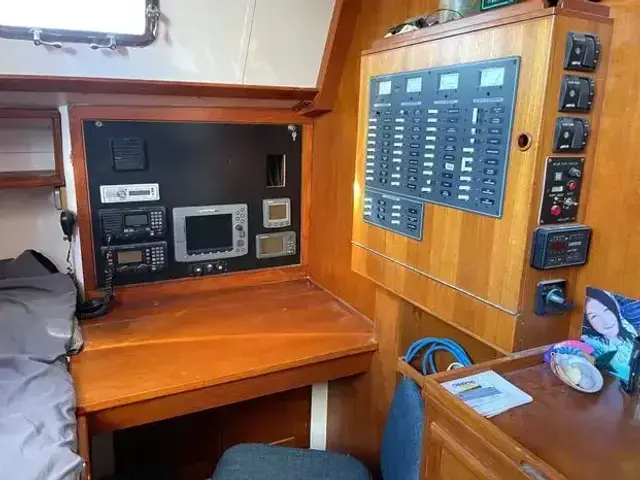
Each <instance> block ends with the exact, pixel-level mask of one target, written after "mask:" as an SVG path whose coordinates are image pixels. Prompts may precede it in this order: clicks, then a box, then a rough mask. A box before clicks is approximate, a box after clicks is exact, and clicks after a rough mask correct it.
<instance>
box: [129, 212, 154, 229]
mask: <svg viewBox="0 0 640 480" xmlns="http://www.w3.org/2000/svg"><path fill="white" fill-rule="evenodd" d="M124 224H125V226H127V227H137V226H140V225H149V217H148V216H147V215H146V214H144V213H143V214H138V215H125V216H124Z"/></svg>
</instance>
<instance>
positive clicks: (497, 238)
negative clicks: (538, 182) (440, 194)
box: [353, 16, 553, 350]
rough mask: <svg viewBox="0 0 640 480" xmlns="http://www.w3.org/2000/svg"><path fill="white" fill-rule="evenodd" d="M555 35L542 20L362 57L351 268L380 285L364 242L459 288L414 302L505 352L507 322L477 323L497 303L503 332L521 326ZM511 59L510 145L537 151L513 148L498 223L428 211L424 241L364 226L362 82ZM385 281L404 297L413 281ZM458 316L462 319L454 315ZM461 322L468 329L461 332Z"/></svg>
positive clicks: (432, 280) (509, 344)
mask: <svg viewBox="0 0 640 480" xmlns="http://www.w3.org/2000/svg"><path fill="white" fill-rule="evenodd" d="M552 28H553V17H552V16H547V17H543V18H539V19H535V20H531V21H526V22H521V23H515V24H510V25H505V26H502V27H499V28H492V29H487V30H482V31H478V32H472V33H468V34H466V35H464V36H459V37H455V38H451V39H450V38H446V39H442V40H435V41H432V42H427V43H422V44H418V45H414V46H411V47H406V48H402V49H396V50H393V51H390V52H386V53H384V54H377V55H367V56H365V57H363V68H362V84H361V89H360V118H361V119H362V121H361V122H360V124H359V141H358V151H357V153H356V158H357V162H356V186H355V192H356V193H355V199H354V212H355V213H354V227H353V240H354V244H355V247H354V263H353V266H354V268H355V269H356V271H358V272H359V273H362V274H364V275H367V276H369V277H370V278H376V275H375V274H372V273H371V272H369V271H368V270H369V268H371V265H372V264H373V263H374V262H376V261H377V259H373V258H371V257H372V255H374V254H371V253H369V252H367V251H366V250H364V249H361V248H360V247H359V246H358V245H362V246H364V247H366V248H368V249H371V250H373V251H375V252H379V253H381V254H383V255H385V256H387V257H389V258H391V259H393V260H396V261H397V262H400V263H402V264H405V265H409V266H411V267H413V268H415V269H417V270H418V271H419V272H424V273H425V274H426V275H428V277H426V276H425V281H424V282H426V283H428V284H433V287H432V288H440V289H442V288H444V289H448V288H449V287H446V286H445V285H454V286H456V287H457V288H458V289H459V290H461V291H458V292H454V295H453V296H448V298H446V299H443V300H444V301H442V300H439V299H438V298H437V297H436V296H429V295H428V294H427V293H426V292H425V293H424V294H423V295H422V296H419V297H418V298H414V301H416V302H417V303H419V304H420V305H421V306H422V307H423V308H425V309H426V310H428V311H429V312H431V313H432V314H434V315H436V316H437V317H439V318H443V319H445V320H448V321H453V322H458V321H460V322H461V323H462V325H463V326H464V327H465V328H468V329H469V330H470V331H471V332H472V333H474V334H476V335H478V336H480V337H482V338H485V339H486V340H487V341H489V342H490V343H491V344H493V345H497V346H500V347H501V348H503V349H505V348H506V349H507V350H513V349H514V346H513V342H514V340H513V335H512V334H510V335H509V337H511V339H510V340H507V341H506V343H505V342H503V341H496V338H497V337H498V336H499V335H501V333H500V332H499V330H501V326H502V322H503V321H502V320H499V321H498V320H494V322H493V326H492V325H491V324H489V322H486V321H485V322H483V321H482V320H481V319H482V318H484V317H485V316H487V314H486V313H484V312H483V311H486V309H487V306H490V305H495V306H496V307H499V308H501V309H502V310H498V309H496V308H494V309H495V310H497V311H496V312H495V313H494V314H493V317H494V318H495V317H498V316H499V317H501V318H502V317H504V316H506V315H508V312H510V313H511V317H512V318H511V321H510V322H509V323H510V324H511V326H510V327H508V328H510V329H512V330H513V329H514V328H515V322H516V321H517V318H516V315H517V313H518V304H519V300H520V281H521V278H522V276H523V275H524V270H525V268H526V263H527V262H526V261H525V258H526V257H527V253H528V252H527V251H526V248H527V237H528V233H529V232H528V225H527V220H528V214H529V209H530V205H531V203H532V202H533V201H534V199H533V191H532V184H533V182H534V173H535V169H536V166H537V160H538V158H539V156H540V155H541V150H542V149H543V148H544V144H542V143H541V138H540V135H541V132H540V122H541V119H542V113H543V112H542V105H543V98H544V93H545V87H546V79H547V69H548V62H549V56H548V50H549V48H548V47H549V45H550V42H551V38H552ZM525 39H527V40H526V41H525ZM531 39H535V41H531ZM515 55H517V56H520V57H521V63H520V77H519V87H518V95H517V99H516V109H515V117H514V124H513V130H512V137H513V141H515V137H517V134H518V132H523V131H527V132H530V133H531V135H532V137H533V146H532V147H531V148H530V149H529V150H527V151H526V152H521V151H519V150H518V149H511V154H510V158H509V170H508V173H507V179H506V189H505V202H504V213H503V216H502V218H501V219H494V218H490V217H484V216H480V215H475V214H471V213H468V212H463V211H461V210H456V209H452V208H446V207H443V206H439V205H433V204H426V206H425V220H424V227H423V239H422V241H421V242H417V241H415V240H411V239H408V238H406V237H403V236H400V235H397V234H394V233H392V232H387V231H385V230H382V229H380V228H377V227H375V226H372V225H369V224H367V223H365V222H363V221H362V220H361V219H362V200H361V198H360V192H361V191H362V190H363V188H364V181H363V180H364V178H363V176H364V158H365V155H364V150H363V148H364V146H365V144H366V142H365V141H364V139H365V137H366V128H367V121H366V119H367V118H368V101H367V98H368V96H369V80H368V79H369V78H370V77H372V76H375V75H379V74H386V73H396V72H401V71H407V70H416V69H420V68H425V67H426V66H429V67H437V66H441V65H450V64H455V63H464V62H470V61H478V60H484V59H491V58H502V57H508V56H515ZM356 251H357V253H356ZM361 254H362V255H363V257H364V258H363V261H362V262H358V263H356V255H361ZM389 263H390V262H389ZM389 268H395V267H392V266H389ZM407 275H410V274H407ZM390 276H391V277H394V274H392V273H391V274H390ZM383 278H384V277H383ZM398 280H399V281H398ZM438 282H439V283H438ZM383 284H384V285H385V286H387V288H391V289H392V290H393V291H395V292H397V293H399V294H400V295H402V294H403V288H411V282H404V285H403V282H402V279H401V278H400V279H398V278H397V277H395V278H394V280H393V281H389V280H387V281H383ZM463 292H466V294H465V293H463ZM403 296H405V297H406V296H407V295H403ZM481 299H482V300H484V303H483V302H482V301H481ZM456 302H466V303H468V304H469V306H468V307H466V308H465V307H461V308H463V309H464V310H465V311H466V312H467V313H468V314H469V317H471V318H469V319H459V318H458V317H459V313H458V312H453V311H452V308H453V309H455V305H456ZM504 311H506V312H507V313H505V312H504ZM454 313H458V315H455V316H454V315H453V314H454ZM465 321H468V322H473V323H474V324H473V325H465V324H464V322H465ZM509 323H507V325H508V324H509Z"/></svg>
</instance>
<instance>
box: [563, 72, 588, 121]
mask: <svg viewBox="0 0 640 480" xmlns="http://www.w3.org/2000/svg"><path fill="white" fill-rule="evenodd" d="M594 95H595V81H594V80H593V79H592V78H588V77H576V76H573V75H565V76H563V77H562V85H561V88H560V102H559V106H558V110H559V111H560V112H588V111H589V110H590V109H591V106H592V105H593V97H594Z"/></svg>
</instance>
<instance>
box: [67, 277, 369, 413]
mask: <svg viewBox="0 0 640 480" xmlns="http://www.w3.org/2000/svg"><path fill="white" fill-rule="evenodd" d="M83 334H84V339H85V348H84V350H83V352H82V353H80V354H79V355H77V356H75V357H73V359H72V362H71V372H72V375H73V379H74V382H75V385H76V391H77V404H78V413H79V414H81V415H82V414H90V413H91V412H100V411H103V410H107V409H116V410H117V408H118V407H122V406H126V405H131V404H134V403H138V402H142V403H141V405H144V402H145V401H149V400H151V399H157V398H158V397H165V396H170V395H175V394H179V393H181V392H190V391H193V390H197V389H206V388H209V387H213V386H220V385H222V384H227V383H230V382H237V381H239V380H244V379H249V378H254V377H262V378H264V379H267V378H269V377H268V375H269V374H273V373H274V372H282V371H289V370H290V369H294V368H298V367H302V366H317V364H319V363H322V362H326V364H327V365H329V366H330V369H332V372H328V373H327V375H328V376H331V374H335V375H337V374H338V370H339V369H337V367H336V364H335V362H336V361H338V360H339V359H349V358H355V356H358V355H360V356H363V354H368V355H370V354H371V353H372V352H373V351H374V350H376V348H377V345H376V342H375V341H374V339H373V325H372V324H371V322H370V321H369V320H367V319H366V318H364V317H362V316H360V315H359V314H357V313H356V312H354V311H353V310H351V309H350V308H349V307H347V306H346V305H344V304H343V303H341V302H340V301H339V300H337V299H336V298H335V297H333V296H332V295H331V294H329V293H327V292H326V291H324V290H322V289H321V288H319V287H317V286H316V285H314V284H313V283H312V282H310V281H308V280H297V281H292V282H284V283H278V284H271V285H264V286H258V287H250V288H240V289H232V290H224V291H216V292H211V293H208V294H198V295H185V296H177V297H170V298H164V299H162V298H160V299H157V300H155V301H149V300H144V301H140V302H137V303H136V302H134V301H130V302H128V303H127V305H126V307H121V308H116V309H114V311H113V312H112V313H110V314H109V315H108V316H106V317H103V318H102V319H98V320H93V321H88V322H84V323H83ZM369 360H370V358H369ZM332 362H333V363H332ZM359 365H362V362H361V361H360V362H359ZM350 368H351V369H354V368H355V367H354V366H352V367H350ZM358 368H361V366H360V367H358ZM315 372H316V373H315V378H319V376H318V375H319V372H318V371H317V370H316V371H315ZM345 372H346V371H345ZM354 373H357V372H352V373H351V374H354ZM309 378H310V379H312V378H314V377H313V376H310V377H309ZM265 381H266V380H265ZM283 381H284V380H283ZM281 387H282V388H281V390H282V389H285V388H284V387H283V386H282V385H281ZM245 395H246V393H245ZM208 401H209V400H208ZM212 406H213V405H212Z"/></svg>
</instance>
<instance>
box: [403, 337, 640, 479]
mask: <svg viewBox="0 0 640 480" xmlns="http://www.w3.org/2000/svg"><path fill="white" fill-rule="evenodd" d="M547 348H548V347H540V348H538V349H533V350H530V351H528V352H519V353H518V354H514V355H512V356H510V357H505V358H501V359H498V360H493V361H490V362H485V363H480V364H477V365H474V366H472V367H469V368H465V369H460V370H453V371H448V372H442V373H439V374H436V375H432V376H429V377H422V376H421V375H419V374H417V373H415V372H411V367H409V366H407V365H406V364H403V363H402V362H399V363H398V366H399V370H400V371H401V372H402V373H405V374H409V375H410V376H411V377H412V378H414V379H415V380H416V381H418V382H420V383H422V385H423V388H424V393H425V398H426V399H427V405H428V409H430V410H429V415H427V421H428V422H435V423H439V425H438V426H440V427H442V426H444V428H447V429H450V431H451V432H453V435H454V436H455V437H452V438H454V439H455V441H456V442H458V443H457V445H453V444H452V443H451V442H449V443H448V444H446V442H443V441H442V440H441V441H440V445H437V444H436V443H435V442H437V439H436V440H435V441H434V437H433V435H432V436H431V437H430V438H431V440H429V441H428V442H426V443H427V448H429V449H430V451H431V450H433V451H436V450H437V448H438V447H441V449H446V448H448V449H449V450H450V451H451V452H453V453H460V452H461V451H466V452H472V454H473V455H474V456H475V457H477V458H478V462H477V463H476V464H474V465H471V464H470V463H469V462H467V463H466V464H465V462H464V461H463V462H458V463H459V465H457V467H461V469H460V471H462V470H465V469H466V470H467V471H473V472H474V474H476V476H475V477H473V478H529V479H531V478H549V479H554V480H555V479H563V480H567V479H569V480H573V479H579V480H591V479H593V480H602V479H611V480H614V479H615V480H631V479H637V478H640V474H639V472H640V455H639V452H640V450H639V447H638V445H639V444H640V395H635V396H629V395H627V394H625V393H623V392H622V391H621V390H620V388H619V382H618V381H617V380H616V379H614V378H612V377H610V376H605V385H604V388H603V390H602V391H601V392H599V393H598V394H587V393H581V392H578V391H576V390H573V389H572V388H570V387H569V386H567V385H565V384H564V383H562V382H561V381H560V379H558V378H557V377H556V376H555V375H554V374H553V372H552V371H551V368H550V367H549V365H547V364H546V363H544V359H543V355H544V352H545V351H546V350H547ZM487 370H493V371H495V372H497V373H498V374H500V375H502V376H503V377H504V378H506V379H507V380H509V381H510V382H511V383H513V384H514V385H516V386H517V387H519V388H521V389H522V390H523V391H525V392H526V393H528V394H529V395H531V396H532V397H533V402H531V403H528V404H526V405H521V406H520V407H516V408H514V409H512V410H509V411H507V412H504V413H501V414H500V415H497V416H495V417H493V418H489V419H486V418H484V417H482V416H481V415H479V414H477V413H476V412H475V411H474V410H472V409H471V408H469V407H467V406H466V405H465V404H464V403H463V402H462V401H460V400H459V399H457V398H455V397H454V396H453V395H451V394H450V393H448V392H447V391H445V390H444V389H443V388H442V387H441V386H440V384H441V383H443V382H446V381H450V380H455V379H460V378H463V377H467V376H469V375H473V374H474V373H478V372H482V371H487ZM430 428H431V426H430ZM452 445H453V447H452ZM458 447H459V448H458ZM456 448H457V451H454V450H456ZM465 449H466V450H465ZM487 452H489V453H487ZM483 455H484V456H483ZM429 458H431V457H429ZM459 458H462V457H459ZM436 463H438V461H437V459H436ZM470 465H471V467H470ZM438 466H439V467H443V464H442V462H440V464H439V465H436V467H438ZM449 466H450V465H447V467H449ZM427 467H428V465H427ZM436 467H433V466H432V467H431V470H430V473H432V476H431V477H429V478H437V479H439V478H463V476H462V475H460V476H459V477H444V476H439V475H442V470H440V471H438V469H437V468H436ZM476 467H477V468H476ZM524 467H532V468H533V472H534V473H531V471H530V472H528V473H526V474H525V472H524ZM464 478H471V477H466V476H465V477H464Z"/></svg>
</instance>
